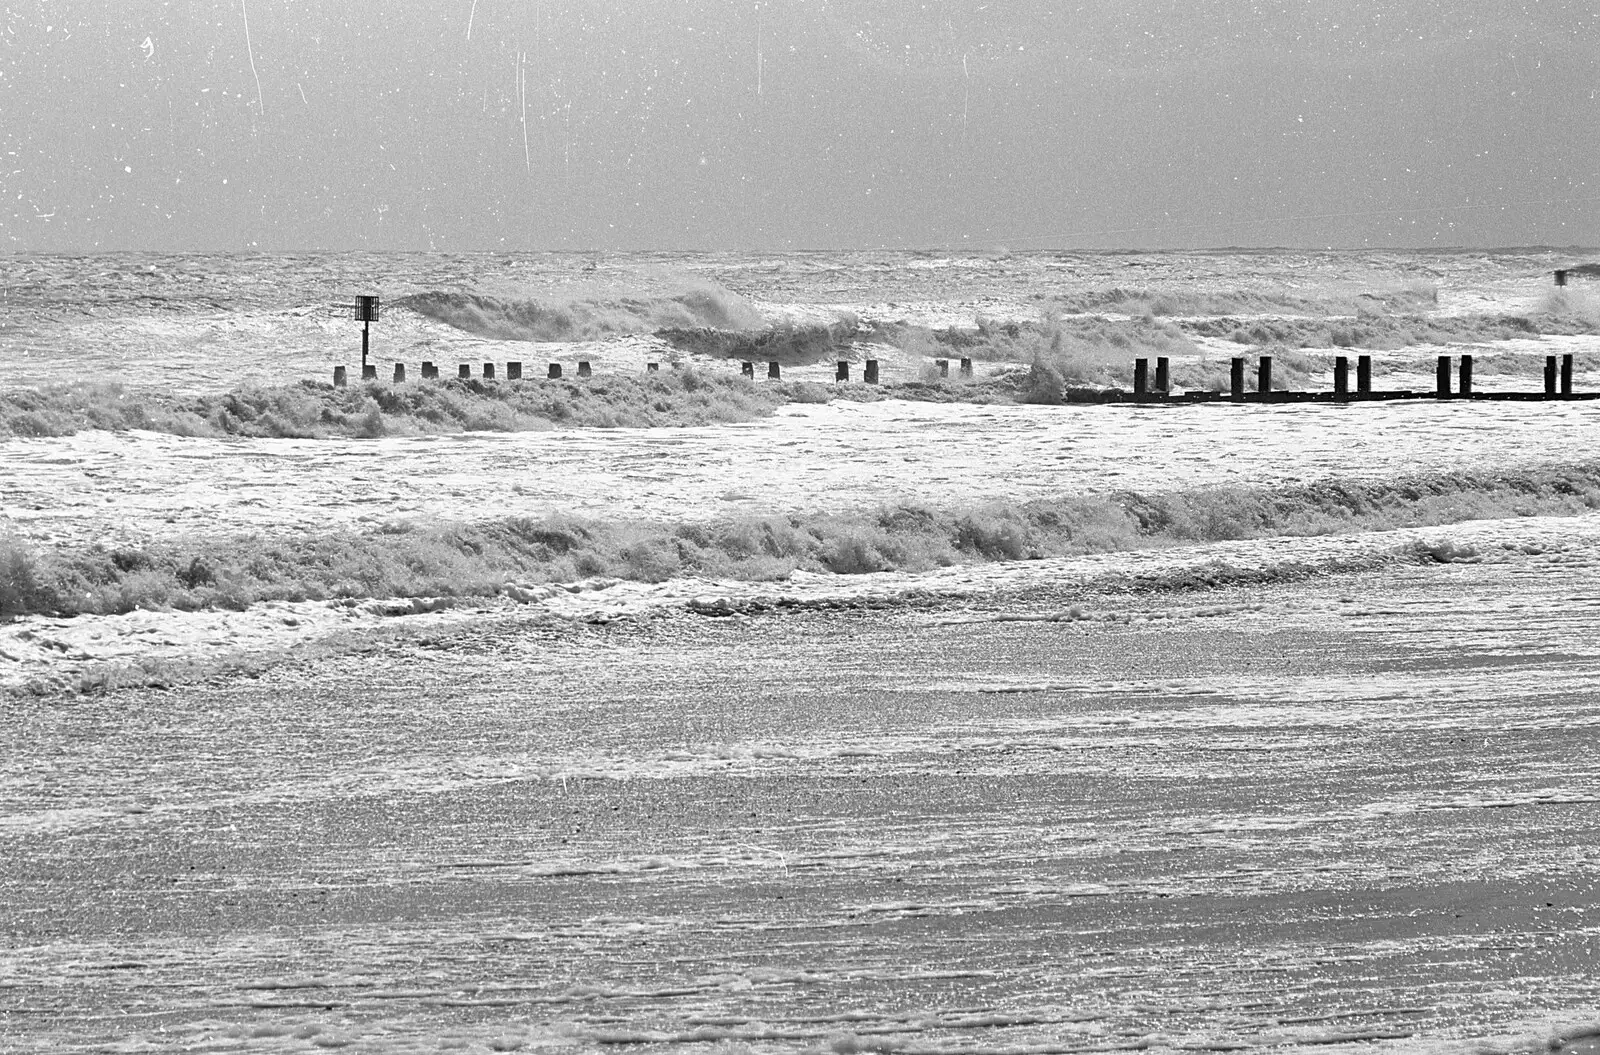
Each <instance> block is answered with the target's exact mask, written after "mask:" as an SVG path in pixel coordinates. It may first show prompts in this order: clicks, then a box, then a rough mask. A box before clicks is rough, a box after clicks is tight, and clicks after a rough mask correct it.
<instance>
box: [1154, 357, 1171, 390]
mask: <svg viewBox="0 0 1600 1055" xmlns="http://www.w3.org/2000/svg"><path fill="white" fill-rule="evenodd" d="M1170 365H1171V364H1170V362H1169V360H1168V359H1167V357H1166V356H1164V355H1161V356H1157V357H1156V391H1157V392H1166V391H1168V390H1169V389H1170V388H1171V387H1172V386H1171V384H1170V381H1169V379H1170V377H1171V370H1170Z"/></svg>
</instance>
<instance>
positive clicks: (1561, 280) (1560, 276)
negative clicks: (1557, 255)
mask: <svg viewBox="0 0 1600 1055" xmlns="http://www.w3.org/2000/svg"><path fill="white" fill-rule="evenodd" d="M1566 284H1567V273H1566V272H1565V271H1557V272H1556V285H1558V286H1565V285H1566Z"/></svg>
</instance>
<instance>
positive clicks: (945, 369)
mask: <svg viewBox="0 0 1600 1055" xmlns="http://www.w3.org/2000/svg"><path fill="white" fill-rule="evenodd" d="M933 365H934V366H936V367H938V368H939V376H940V377H949V376H950V360H948V359H935V360H934V361H933Z"/></svg>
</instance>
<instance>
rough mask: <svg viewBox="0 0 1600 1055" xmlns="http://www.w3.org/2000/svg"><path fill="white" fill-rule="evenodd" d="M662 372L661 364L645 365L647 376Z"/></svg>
mask: <svg viewBox="0 0 1600 1055" xmlns="http://www.w3.org/2000/svg"><path fill="white" fill-rule="evenodd" d="M660 371H661V364H660V363H645V364H644V372H645V373H647V374H654V373H659V372H660Z"/></svg>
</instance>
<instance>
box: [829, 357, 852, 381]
mask: <svg viewBox="0 0 1600 1055" xmlns="http://www.w3.org/2000/svg"><path fill="white" fill-rule="evenodd" d="M833 379H834V380H835V381H848V380H850V364H849V363H848V362H846V361H845V360H843V359H840V360H839V364H838V366H837V367H835V369H834V371H833Z"/></svg>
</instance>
